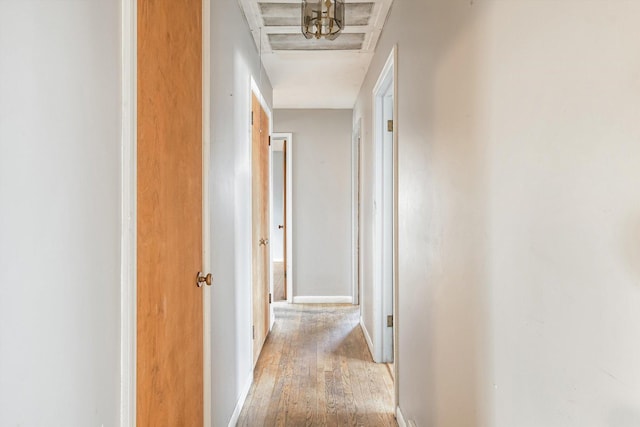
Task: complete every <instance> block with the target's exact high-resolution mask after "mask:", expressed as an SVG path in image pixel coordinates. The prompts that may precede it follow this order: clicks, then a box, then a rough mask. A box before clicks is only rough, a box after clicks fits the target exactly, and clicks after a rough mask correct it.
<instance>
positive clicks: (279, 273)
mask: <svg viewBox="0 0 640 427" xmlns="http://www.w3.org/2000/svg"><path fill="white" fill-rule="evenodd" d="M272 270H273V300H274V301H283V300H285V299H286V298H285V297H284V262H282V261H273V268H272Z"/></svg>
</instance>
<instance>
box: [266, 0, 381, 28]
mask: <svg viewBox="0 0 640 427" xmlns="http://www.w3.org/2000/svg"><path fill="white" fill-rule="evenodd" d="M258 6H260V13H261V14H262V19H263V21H264V25H265V26H267V27H294V26H296V25H300V15H301V11H300V4H298V3H258ZM372 11H373V3H346V4H345V18H344V20H345V25H347V26H359V25H368V24H369V20H370V18H371V13H372Z"/></svg>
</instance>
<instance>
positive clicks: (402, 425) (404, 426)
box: [396, 406, 409, 427]
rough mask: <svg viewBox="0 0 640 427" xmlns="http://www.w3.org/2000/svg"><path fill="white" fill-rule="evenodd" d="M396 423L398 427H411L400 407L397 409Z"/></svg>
mask: <svg viewBox="0 0 640 427" xmlns="http://www.w3.org/2000/svg"><path fill="white" fill-rule="evenodd" d="M396 421H397V422H398V427H409V424H408V423H407V420H406V419H405V418H404V415H403V414H402V411H401V410H400V407H399V406H398V407H397V408H396Z"/></svg>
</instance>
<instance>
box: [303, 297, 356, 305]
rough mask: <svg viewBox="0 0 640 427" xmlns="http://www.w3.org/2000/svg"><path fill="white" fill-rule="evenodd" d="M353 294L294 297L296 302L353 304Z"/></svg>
mask: <svg viewBox="0 0 640 427" xmlns="http://www.w3.org/2000/svg"><path fill="white" fill-rule="evenodd" d="M352 302H353V297H351V296H326V297H304V296H299V297H293V303H294V304H351V303H352Z"/></svg>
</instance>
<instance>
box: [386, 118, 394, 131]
mask: <svg viewBox="0 0 640 427" xmlns="http://www.w3.org/2000/svg"><path fill="white" fill-rule="evenodd" d="M387 130H388V131H389V132H393V120H387Z"/></svg>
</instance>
